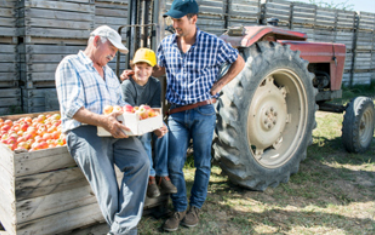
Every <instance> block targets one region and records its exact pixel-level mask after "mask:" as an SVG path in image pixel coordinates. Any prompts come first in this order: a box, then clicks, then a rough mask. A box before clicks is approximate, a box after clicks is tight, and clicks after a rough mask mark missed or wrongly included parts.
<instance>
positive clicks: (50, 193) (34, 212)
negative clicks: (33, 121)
mask: <svg viewBox="0 0 375 235" xmlns="http://www.w3.org/2000/svg"><path fill="white" fill-rule="evenodd" d="M52 113H55V112H52ZM39 114H40V113H36V114H27V115H15V116H5V117H1V118H3V119H11V120H18V119H19V118H20V117H24V116H30V117H36V116H38V115H39ZM45 114H46V113H45ZM0 155H1V159H2V160H1V162H0V189H1V190H0V197H1V200H0V221H1V223H2V224H3V226H4V228H5V230H6V231H7V232H8V234H9V235H16V234H38V235H45V234H59V233H63V232H66V231H71V230H72V229H75V228H80V227H85V226H89V225H94V224H98V223H103V222H104V218H103V216H102V213H101V211H100V209H99V206H98V205H97V201H96V198H95V196H94V194H93V193H92V192H91V188H90V186H89V184H88V182H87V180H86V178H85V177H84V175H83V174H82V172H81V170H80V169H79V168H78V167H77V166H76V164H75V162H74V160H73V158H72V157H71V156H70V154H69V152H68V150H67V148H66V146H62V147H56V148H51V149H45V150H38V151H34V152H27V151H26V152H12V151H10V150H9V149H8V148H7V147H6V146H5V145H3V144H0ZM116 174H117V179H118V181H121V178H122V173H121V172H119V171H118V170H116ZM167 201H168V196H167V195H166V194H163V195H162V196H160V197H159V198H156V199H150V198H147V199H146V201H145V206H144V208H155V207H158V206H163V205H165V204H166V203H167ZM70 234H73V233H70Z"/></svg>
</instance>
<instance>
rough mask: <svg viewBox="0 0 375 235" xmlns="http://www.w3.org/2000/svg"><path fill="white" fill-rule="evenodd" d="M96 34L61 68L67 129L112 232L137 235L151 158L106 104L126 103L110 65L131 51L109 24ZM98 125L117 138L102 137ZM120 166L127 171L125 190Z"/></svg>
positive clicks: (61, 100)
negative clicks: (118, 174) (119, 176)
mask: <svg viewBox="0 0 375 235" xmlns="http://www.w3.org/2000/svg"><path fill="white" fill-rule="evenodd" d="M90 36H91V37H90V39H89V43H88V46H87V47H86V49H85V51H80V52H79V53H78V54H77V55H69V56H67V57H65V58H64V59H63V60H62V61H61V63H60V64H59V66H58V67H57V70H56V89H57V94H58V99H59V103H60V111H61V116H62V131H63V132H65V133H66V134H67V136H66V140H67V147H68V150H69V152H70V154H71V155H72V157H73V158H74V160H75V162H76V163H77V165H78V166H79V167H80V168H81V170H82V172H83V173H84V175H85V176H86V178H87V180H88V181H89V183H90V186H91V188H92V190H93V192H94V194H95V195H96V198H97V200H98V203H99V206H100V209H101V211H102V213H103V216H104V218H105V220H106V221H107V223H108V225H109V226H110V232H109V233H108V234H111V235H118V234H132V235H134V234H137V229H136V226H137V224H138V222H139V221H140V219H141V216H142V211H143V205H144V199H145V194H146V188H147V182H148V172H149V161H148V157H147V154H146V152H145V151H144V149H143V147H142V144H141V142H140V141H139V140H138V139H137V138H134V137H129V138H128V136H126V135H125V134H124V132H123V131H122V130H127V131H129V129H128V128H127V127H125V126H124V125H122V124H121V123H119V122H118V121H117V119H116V117H117V116H118V115H119V114H121V112H119V111H117V112H113V113H112V114H110V115H102V113H103V108H104V106H105V105H120V106H123V105H125V103H124V102H123V96H122V91H121V88H120V83H119V81H118V78H117V77H116V75H115V74H114V72H113V71H112V69H111V68H110V67H109V66H108V65H107V63H108V62H109V61H111V60H112V59H113V57H114V56H115V55H116V53H117V51H118V50H119V51H120V52H122V53H127V52H128V50H127V49H126V47H125V46H124V45H123V44H122V43H121V36H120V35H119V34H118V33H117V32H116V31H115V30H113V29H111V28H109V27H108V26H100V27H98V28H97V29H96V30H94V31H93V32H92V33H91V35H90ZM97 126H101V127H103V128H105V129H106V130H107V131H109V132H110V133H111V134H112V135H113V137H105V138H101V137H98V136H97ZM114 164H116V166H117V167H118V168H119V169H120V170H121V171H122V172H124V176H123V178H122V181H121V184H120V190H119V187H118V184H117V179H116V174H115V171H114Z"/></svg>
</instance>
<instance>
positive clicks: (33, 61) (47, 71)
mask: <svg viewBox="0 0 375 235" xmlns="http://www.w3.org/2000/svg"><path fill="white" fill-rule="evenodd" d="M52 42H53V41H52ZM67 42H68V43H67V45H59V44H57V45H39V44H36V43H35V44H28V43H22V44H20V45H18V46H17V50H18V57H19V61H20V64H19V67H20V81H21V82H22V83H23V85H24V86H25V87H26V88H29V89H32V88H40V87H55V72H56V68H57V66H58V64H59V63H60V62H61V60H62V59H63V58H64V57H65V56H67V55H70V54H77V53H78V52H79V50H84V49H85V48H86V43H87V40H81V41H80V44H81V45H74V44H73V45H72V44H70V43H69V42H70V41H67ZM76 43H78V41H76Z"/></svg>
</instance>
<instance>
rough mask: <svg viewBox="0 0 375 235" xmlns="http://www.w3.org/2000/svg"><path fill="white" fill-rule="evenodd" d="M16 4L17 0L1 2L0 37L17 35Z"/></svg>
mask: <svg viewBox="0 0 375 235" xmlns="http://www.w3.org/2000/svg"><path fill="white" fill-rule="evenodd" d="M15 6H16V0H3V1H1V4H0V37H15V36H17V32H16V19H15V17H14V14H15ZM0 61H1V60H0Z"/></svg>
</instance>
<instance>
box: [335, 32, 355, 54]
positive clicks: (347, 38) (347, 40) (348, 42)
mask: <svg viewBox="0 0 375 235" xmlns="http://www.w3.org/2000/svg"><path fill="white" fill-rule="evenodd" d="M354 36H355V33H354V30H347V29H336V41H335V42H336V43H342V44H345V46H346V51H347V52H349V51H352V50H353V41H354Z"/></svg>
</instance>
